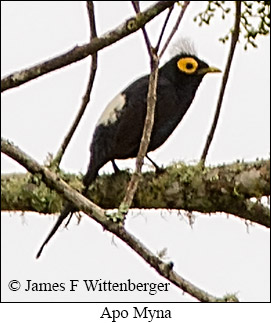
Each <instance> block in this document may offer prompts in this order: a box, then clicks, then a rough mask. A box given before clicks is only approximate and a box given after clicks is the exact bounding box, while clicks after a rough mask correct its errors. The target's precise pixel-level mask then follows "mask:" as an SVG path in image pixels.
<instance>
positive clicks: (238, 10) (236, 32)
mask: <svg viewBox="0 0 271 323" xmlns="http://www.w3.org/2000/svg"><path fill="white" fill-rule="evenodd" d="M241 3H242V1H235V4H236V13H235V23H234V30H233V33H232V38H231V46H230V51H229V56H228V60H227V65H226V68H225V72H224V75H223V79H222V84H221V89H220V93H219V98H218V102H217V107H216V112H215V116H214V120H213V124H212V127H211V129H210V132H209V134H208V137H207V141H206V144H205V147H204V150H203V153H202V155H201V159H200V162H201V163H202V165H203V166H204V164H205V160H206V157H207V154H208V151H209V148H210V145H211V143H212V140H213V137H214V133H215V130H216V127H217V123H218V119H219V115H220V111H221V106H222V101H223V98H224V92H225V89H226V85H227V81H228V77H229V73H230V68H231V63H232V59H233V55H234V51H235V47H236V44H237V41H238V38H239V27H240V19H241Z"/></svg>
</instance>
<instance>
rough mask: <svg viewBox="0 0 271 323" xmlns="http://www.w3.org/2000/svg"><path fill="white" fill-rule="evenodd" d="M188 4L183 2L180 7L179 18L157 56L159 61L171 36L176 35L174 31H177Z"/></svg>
mask: <svg viewBox="0 0 271 323" xmlns="http://www.w3.org/2000/svg"><path fill="white" fill-rule="evenodd" d="M189 3H190V1H184V4H183V6H182V10H181V12H180V14H179V17H178V18H177V21H176V23H175V25H174V27H173V28H172V31H171V33H170V35H169V37H168V39H167V41H166V42H165V44H164V47H163V48H162V50H161V52H160V54H159V59H161V57H162V56H163V54H164V52H165V51H166V49H167V47H168V45H169V43H170V41H171V39H172V37H173V36H174V34H175V33H176V31H177V29H178V27H179V25H180V22H181V21H182V19H183V15H184V13H185V11H186V9H187V7H188V5H189Z"/></svg>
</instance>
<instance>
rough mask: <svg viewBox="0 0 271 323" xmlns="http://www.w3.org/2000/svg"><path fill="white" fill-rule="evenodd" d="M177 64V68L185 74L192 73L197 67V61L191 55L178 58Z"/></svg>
mask: <svg viewBox="0 0 271 323" xmlns="http://www.w3.org/2000/svg"><path fill="white" fill-rule="evenodd" d="M177 65H178V68H179V70H180V71H181V72H184V73H186V74H193V73H195V71H196V70H197V68H198V63H197V61H196V60H195V59H194V58H192V57H183V58H180V59H179V60H178V62H177Z"/></svg>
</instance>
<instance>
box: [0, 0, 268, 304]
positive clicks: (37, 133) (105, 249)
mask: <svg viewBox="0 0 271 323" xmlns="http://www.w3.org/2000/svg"><path fill="white" fill-rule="evenodd" d="M149 4H151V2H146V4H145V3H144V5H145V6H147V5H149ZM1 7H2V14H1V24H2V25H1V27H2V33H1V36H2V52H1V54H2V60H1V68H2V77H3V76H5V75H7V74H9V73H11V72H14V71H16V70H20V69H22V68H25V67H29V66H32V65H33V64H35V63H38V62H41V61H44V60H46V59H49V58H51V57H54V56H57V55H59V54H61V53H64V52H66V51H68V50H69V49H71V48H73V47H74V46H75V45H77V44H83V43H86V42H87V41H88V38H89V35H88V19H87V11H86V8H85V4H84V2H81V1H78V2H75V1H71V2H58V1H51V2H24V1H20V2H16V1H10V2H8V1H4V2H1ZM200 8H202V3H200V2H197V1H195V2H194V1H193V2H192V3H191V4H190V6H189V8H188V10H187V13H186V15H185V18H184V20H183V21H182V24H181V27H180V29H179V31H178V35H177V37H175V41H176V39H177V38H178V37H180V36H181V37H189V39H191V40H192V41H193V43H194V45H195V47H196V50H197V52H198V56H199V57H200V58H201V59H203V60H205V61H206V62H207V63H208V64H209V65H212V66H216V67H218V68H220V69H222V70H223V69H224V68H225V64H226V59H227V53H228V49H229V43H227V44H226V45H223V44H222V43H221V42H219V41H218V38H219V37H221V36H223V35H225V34H226V33H227V31H228V29H229V26H230V23H231V22H232V20H231V19H228V20H226V21H221V20H220V18H217V19H215V20H214V22H213V23H212V24H211V26H208V27H207V26H203V27H201V28H199V27H198V25H197V24H196V23H194V22H193V17H194V16H195V14H196V13H197V12H198V11H200ZM95 12H96V20H97V31H98V34H102V33H104V32H106V31H108V30H111V29H113V28H114V27H116V26H117V25H119V24H120V23H121V22H122V21H123V20H124V19H125V18H128V17H130V16H131V15H133V8H132V6H131V4H130V2H126V1H123V2H113V1H111V2H105V1H104V2H97V3H95ZM177 12H178V10H176V13H175V15H173V17H176V14H177ZM164 16H165V15H161V17H164ZM162 21H163V19H161V18H157V19H156V20H155V21H154V22H152V23H151V24H149V25H148V28H147V30H148V32H149V34H150V38H151V40H153V43H155V42H156V39H157V37H158V35H159V30H160V28H161V24H162ZM171 21H172V24H173V23H174V21H175V20H174V18H172V20H171ZM172 24H171V25H172ZM168 31H170V27H169V28H168ZM269 41H270V39H269V37H263V38H260V39H259V40H258V42H257V43H258V46H259V47H258V49H253V48H249V50H248V51H244V50H243V46H242V45H241V44H239V46H238V47H237V50H236V53H235V57H234V62H233V65H232V70H231V73H230V78H229V82H228V85H227V89H226V94H225V97H224V102H223V106H222V113H221V118H220V121H219V124H218V128H217V132H216V135H215V139H214V141H213V144H212V146H211V149H210V153H209V155H208V159H207V162H208V163H209V164H213V165H217V164H219V163H231V162H234V161H236V160H237V159H239V160H242V159H244V160H247V161H252V160H255V159H256V158H269V155H270V148H269V147H270V140H269V136H270V122H269V119H270V110H269V106H270V94H269V87H270V74H269V70H270V50H269ZM168 58H169V53H166V54H165V56H164V59H163V62H165V61H166V60H167V59H168ZM89 63H90V59H89V58H87V59H85V60H83V61H80V62H78V63H75V64H73V65H71V66H68V67H66V68H64V69H61V70H57V71H55V72H53V73H50V74H47V75H45V76H43V77H40V78H38V79H36V80H34V81H31V82H29V83H27V84H25V85H22V86H20V87H18V88H15V89H12V90H9V91H6V92H5V93H3V95H2V101H1V103H2V136H3V137H4V138H7V139H10V140H12V141H13V142H14V143H15V144H16V145H18V146H19V147H20V148H21V149H22V150H23V151H25V152H26V153H28V154H29V155H30V156H32V157H33V158H35V159H36V160H37V161H39V162H41V163H42V162H44V161H45V160H46V156H47V155H48V153H53V154H55V153H56V152H57V150H58V148H59V146H60V144H61V142H62V140H63V137H64V135H65V134H66V133H67V130H68V129H69V127H70V125H71V123H72V121H73V119H74V117H75V115H76V113H77V111H78V108H79V106H80V103H81V100H82V96H83V94H84V91H85V87H86V82H87V78H88V73H89ZM147 73H149V59H148V54H147V51H146V48H145V45H144V41H143V37H142V34H141V32H137V33H136V34H133V35H131V36H129V37H127V38H125V39H124V40H121V41H120V42H118V43H117V44H114V45H112V46H110V47H108V48H106V49H104V50H102V51H101V52H99V54H98V72H97V76H96V80H95V84H94V88H93V92H92V95H91V102H90V103H89V106H88V109H87V111H86V114H85V115H84V117H83V120H82V122H81V124H80V126H79V128H78V130H77V131H76V133H75V136H74V137H73V139H72V142H71V144H70V146H69V147H68V150H67V152H66V154H65V157H64V159H63V162H62V164H61V167H62V168H63V169H64V170H65V171H67V172H75V173H79V172H82V173H84V172H85V171H86V167H87V164H88V160H89V145H90V142H91V138H92V133H93V130H94V127H95V124H96V122H97V120H98V118H99V116H100V115H101V113H102V111H103V109H104V108H105V106H106V105H107V103H108V102H109V101H110V100H111V99H112V98H113V97H114V96H115V95H116V94H117V93H118V92H120V91H121V90H123V89H124V88H125V87H126V86H127V85H128V84H130V83H131V82H132V81H134V80H135V79H137V78H138V77H140V76H142V75H144V74H147ZM221 75H222V74H220V75H219V74H214V75H207V76H206V77H205V78H204V80H203V82H202V84H201V86H200V88H199V90H198V92H197V94H196V97H195V99H194V101H193V104H192V106H191V108H190V110H189V111H188V113H187V114H186V116H185V118H184V119H183V121H182V122H181V125H180V126H179V127H178V128H177V129H176V130H175V132H174V133H173V135H172V136H171V137H170V138H169V139H168V141H167V142H166V143H165V144H164V145H163V146H162V147H161V148H159V149H158V150H157V151H155V152H153V153H152V154H150V157H152V158H153V159H154V160H155V161H156V162H157V163H158V164H163V165H168V164H170V163H172V162H173V161H180V160H181V161H185V162H187V163H191V162H195V161H198V160H199V158H200V155H201V153H202V150H203V147H204V144H205V141H206V137H207V134H208V131H209V129H210V126H211V122H212V119H213V114H214V111H215V104H216V100H217V97H218V92H219V88H220V83H221ZM1 157H2V158H1V160H2V173H8V172H22V171H24V169H23V168H22V167H21V166H19V165H18V164H17V163H16V162H14V161H12V160H11V159H9V158H8V157H6V156H4V155H1ZM118 165H119V166H120V167H121V168H125V167H130V168H133V167H134V160H129V161H121V162H119V163H118ZM101 171H107V172H111V171H112V168H111V165H107V166H105V167H104V168H103V170H101ZM1 220H2V287H1V288H2V300H3V301H11V302H12V301H25V302H28V301H32V302H35V301H63V302H65V301H76V302H77V301H86V302H88V301H154V302H156V301H175V302H186V301H192V302H193V301H195V300H194V299H193V298H192V297H190V296H189V295H186V294H183V293H182V292H181V291H179V290H178V289H177V288H175V287H174V286H171V287H170V289H169V291H168V292H160V293H157V294H156V295H154V296H150V295H148V293H120V292H119V293H113V292H111V293H105V292H103V293H102V292H100V293H98V292H97V293H90V292H86V291H85V290H84V289H83V288H82V287H81V286H80V289H78V290H77V291H76V292H74V293H73V292H70V291H68V290H65V291H63V292H50V293H48V292H39V293H38V292H26V291H24V288H23V287H25V286H26V282H27V280H33V281H34V282H56V283H61V282H63V283H65V284H66V286H68V283H69V281H70V280H71V279H78V280H80V281H81V280H83V279H93V280H96V279H101V280H109V279H110V280H111V281H112V282H125V281H127V279H129V278H130V279H131V280H132V281H134V282H153V283H159V282H162V283H165V282H167V281H166V280H165V279H163V278H161V277H160V276H159V275H158V274H156V272H155V271H154V270H153V269H151V268H150V267H149V265H147V264H146V263H145V262H144V261H143V260H142V259H140V258H139V257H138V256H137V255H136V254H135V253H134V252H131V250H130V249H129V248H128V247H127V246H125V245H124V244H123V243H122V242H121V241H120V240H118V239H117V238H116V237H115V238H113V236H112V234H111V233H108V232H104V231H103V230H102V228H101V226H100V225H98V224H96V223H95V222H94V221H93V220H91V219H89V218H87V217H86V216H84V217H83V219H82V221H81V223H80V225H79V226H77V224H76V220H75V219H74V221H73V222H72V223H71V225H70V226H69V229H68V230H64V229H62V230H60V232H58V233H57V234H56V236H55V237H54V238H53V240H52V241H50V243H49V245H48V246H47V247H46V249H45V250H44V253H43V255H42V257H41V259H40V260H38V261H37V260H36V259H35V254H36V252H37V250H38V248H39V246H40V244H41V242H42V241H43V240H44V238H45V237H46V235H47V233H48V232H49V230H50V228H51V227H52V226H53V223H54V221H55V217H53V216H43V215H38V214H33V213H29V214H25V216H24V217H21V216H20V214H18V213H17V214H14V213H10V214H7V213H3V214H2V217H1ZM127 229H128V230H129V231H130V232H131V233H133V234H134V235H136V236H137V237H138V238H139V239H140V240H141V241H142V242H143V243H144V244H146V246H148V248H150V249H151V250H152V251H153V252H158V251H160V250H162V249H163V248H167V250H168V252H167V255H168V257H169V259H170V260H172V261H173V262H174V264H175V265H174V268H175V270H176V271H177V272H178V273H179V274H180V275H181V276H183V277H184V278H186V279H188V280H189V281H191V282H192V283H194V284H195V285H197V286H198V287H200V288H202V289H204V290H205V291H207V292H209V293H211V294H214V295H215V296H223V295H225V294H226V293H237V296H238V297H239V299H240V301H246V302H254V301H258V302H267V301H269V300H270V287H269V286H270V278H269V273H270V261H269V260H270V256H269V252H270V248H269V239H270V236H269V230H267V229H266V228H264V227H261V226H259V225H256V224H255V225H252V226H249V227H247V226H246V224H245V222H244V221H241V220H240V219H238V218H235V217H234V216H227V215H221V214H218V215H212V216H209V215H200V214H197V215H196V220H195V224H194V226H193V228H191V227H190V226H189V224H188V221H187V220H186V218H185V217H183V216H182V215H178V214H177V212H175V211H173V212H168V211H166V210H161V211H160V210H158V211H157V212H154V211H153V210H149V211H143V210H142V211H140V210H132V211H131V212H130V213H129V216H128V220H127ZM13 279H16V280H19V281H20V282H21V284H22V288H21V289H20V290H19V291H17V292H12V291H10V290H9V289H8V282H9V281H11V280H13Z"/></svg>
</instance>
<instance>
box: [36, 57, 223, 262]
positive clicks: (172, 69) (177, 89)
mask: <svg viewBox="0 0 271 323" xmlns="http://www.w3.org/2000/svg"><path fill="white" fill-rule="evenodd" d="M210 72H220V70H219V69H217V68H213V67H209V66H208V65H207V64H206V63H205V62H203V61H202V60H200V59H198V58H197V57H196V56H194V55H189V54H180V55H176V56H174V57H173V58H172V59H171V60H169V61H168V62H167V63H166V64H165V65H164V66H162V67H161V68H160V69H159V73H158V84H157V101H156V106H155V115H154V125H153V130H152V134H151V139H150V143H149V146H148V152H150V151H153V150H155V149H157V148H158V147H160V146H161V145H162V144H163V143H164V142H165V141H166V140H167V138H168V137H169V136H170V135H171V133H172V132H173V131H174V129H175V128H176V127H177V125H178V124H179V123H180V121H181V120H182V118H183V116H184V115H185V113H186V111H187V110H188V108H189V107H190V105H191V103H192V101H193V99H194V96H195V94H196V91H197V89H198V86H199V85H200V83H201V81H202V78H203V77H204V75H205V74H207V73H210ZM148 83H149V75H146V76H143V77H141V78H139V79H138V80H136V81H135V82H133V83H132V84H131V85H129V86H128V87H127V88H126V89H125V90H124V91H122V92H121V93H120V94H119V95H118V96H116V97H115V98H114V99H113V100H112V102H111V103H109V105H108V106H107V108H106V109H105V111H104V113H103V114H102V116H101V118H100V119H99V121H98V123H97V126H96V128H95V131H94V134H93V139H92V143H91V146H90V154H91V157H90V163H89V166H88V170H87V173H86V175H85V176H84V179H83V183H84V190H83V192H82V194H84V195H85V194H86V192H87V190H88V187H89V185H90V184H91V183H92V182H93V181H94V180H95V178H96V177H97V175H98V171H99V169H100V168H101V167H103V166H104V165H105V164H106V163H107V162H108V161H112V162H113V165H115V163H114V160H115V159H127V158H132V157H136V156H137V153H138V150H139V145H140V140H141V137H142V132H143V127H144V122H145V116H146V111H147V92H148ZM75 211H76V208H75V207H74V206H73V205H72V204H71V203H66V206H65V207H64V209H63V211H62V212H61V215H60V217H59V219H58V221H57V223H56V224H55V226H54V228H53V230H52V231H51V233H50V234H49V236H48V238H47V239H46V241H45V242H44V244H43V245H42V247H41V249H40V251H39V253H38V255H37V257H39V256H40V254H41V252H42V249H43V247H44V246H45V244H46V243H47V242H48V241H49V240H50V238H51V237H52V236H53V235H54V233H55V232H56V230H57V229H58V227H59V226H60V224H61V223H62V222H63V220H64V219H65V218H66V217H67V216H68V215H69V214H71V213H73V212H75Z"/></svg>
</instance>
